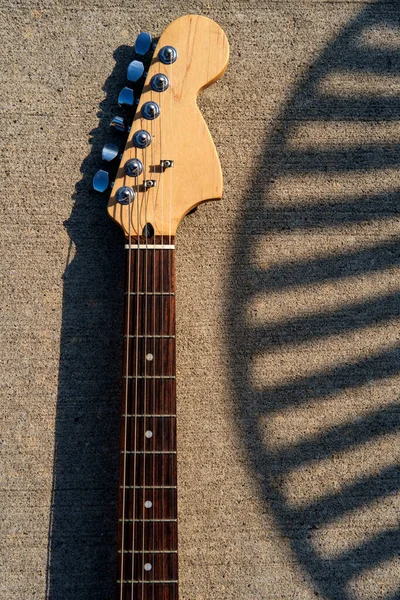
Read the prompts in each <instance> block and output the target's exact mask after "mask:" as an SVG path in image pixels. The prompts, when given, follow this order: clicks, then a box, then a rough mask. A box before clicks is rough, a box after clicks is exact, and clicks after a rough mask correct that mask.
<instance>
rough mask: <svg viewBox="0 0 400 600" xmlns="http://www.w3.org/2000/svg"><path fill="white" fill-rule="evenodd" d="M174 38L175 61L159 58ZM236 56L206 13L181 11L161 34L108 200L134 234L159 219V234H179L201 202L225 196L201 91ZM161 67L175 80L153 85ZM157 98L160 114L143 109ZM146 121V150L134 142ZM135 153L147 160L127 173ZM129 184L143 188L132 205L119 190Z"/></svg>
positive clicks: (112, 213)
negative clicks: (138, 170) (163, 86)
mask: <svg viewBox="0 0 400 600" xmlns="http://www.w3.org/2000/svg"><path fill="white" fill-rule="evenodd" d="M167 45H169V46H173V47H174V48H176V50H177V52H178V58H177V60H176V62H175V63H173V64H172V65H164V64H163V63H161V62H160V60H159V59H158V52H159V50H160V48H162V47H163V46H167ZM228 57H229V46H228V41H227V38H226V36H225V33H224V32H223V30H222V29H221V28H220V27H219V25H217V24H216V23H215V22H214V21H212V20H211V19H208V18H206V17H202V16H197V15H187V16H184V17H181V18H179V19H177V20H176V21H174V22H173V23H171V25H169V26H168V27H167V28H166V30H165V31H164V33H163V34H162V36H161V37H160V40H159V42H158V45H157V48H156V50H155V52H154V57H153V60H152V62H151V65H150V68H149V71H148V75H147V77H146V82H145V85H144V88H143V93H142V96H141V98H140V103H139V106H138V110H137V112H136V115H135V118H134V120H133V123H132V128H131V131H130V134H129V137H128V141H127V144H126V147H125V150H124V153H123V156H122V160H121V164H120V168H119V170H118V174H117V177H116V179H115V184H114V187H113V192H112V194H111V197H110V200H109V204H108V212H109V214H110V216H111V217H112V218H113V219H114V220H115V221H116V222H117V223H118V224H119V225H120V226H121V227H122V229H123V230H124V232H125V235H126V236H127V237H128V236H135V235H138V234H139V235H140V234H141V233H142V230H143V227H144V225H145V224H146V223H151V224H152V225H153V227H154V231H155V234H156V235H172V236H173V235H175V233H176V229H177V226H178V224H179V222H180V221H181V220H182V218H183V217H184V216H185V215H186V214H187V213H188V212H190V210H192V209H193V208H194V207H195V206H197V205H198V204H199V203H200V202H204V201H205V200H214V199H219V198H221V196H222V173H221V167H220V163H219V159H218V155H217V152H216V149H215V146H214V143H213V141H212V138H211V135H210V132H209V130H208V128H207V125H206V123H205V121H204V119H203V117H202V115H201V113H200V111H199V109H198V106H197V103H196V98H197V95H198V93H199V91H200V90H202V89H204V88H205V87H207V86H209V85H210V84H212V83H213V82H214V81H216V79H218V78H219V77H220V76H221V75H222V74H223V73H224V71H225V69H226V67H227V64H228ZM157 73H164V74H165V75H167V77H168V78H169V81H170V86H169V88H168V89H167V90H166V91H164V92H161V93H157V92H154V91H153V90H152V89H151V87H150V80H151V78H152V76H153V75H155V74H157ZM149 100H153V101H155V102H157V103H158V104H159V106H160V115H159V117H158V118H156V119H155V120H152V121H151V120H146V119H144V118H142V115H141V107H142V105H143V104H144V103H145V102H147V101H149ZM140 129H145V130H147V131H148V132H149V133H150V134H151V136H152V143H151V144H150V146H149V147H148V148H146V149H144V150H141V149H138V148H135V147H134V146H133V142H132V137H133V135H134V133H135V132H136V131H138V130H140ZM135 157H136V158H138V159H139V160H141V161H142V163H143V165H144V171H143V173H142V175H141V176H140V177H138V178H137V179H135V178H132V177H127V176H126V175H125V172H124V169H123V166H124V164H125V162H126V161H127V160H129V159H130V158H135ZM162 160H172V161H174V166H173V167H172V168H167V169H165V170H164V171H163V170H162V169H161V168H160V161H162ZM146 179H152V180H155V181H156V186H155V187H154V188H150V189H148V190H147V191H145V190H144V189H143V181H144V180H146ZM123 185H127V186H130V187H132V188H133V189H134V190H135V193H136V197H135V200H134V202H133V203H132V204H131V205H129V206H127V205H125V206H123V205H120V204H119V203H118V202H116V200H115V193H116V191H117V190H118V188H120V187H121V186H123Z"/></svg>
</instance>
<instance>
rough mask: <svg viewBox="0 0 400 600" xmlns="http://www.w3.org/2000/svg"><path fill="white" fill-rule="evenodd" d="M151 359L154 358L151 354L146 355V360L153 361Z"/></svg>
mask: <svg viewBox="0 0 400 600" xmlns="http://www.w3.org/2000/svg"><path fill="white" fill-rule="evenodd" d="M153 358H154V356H153V355H152V354H151V353H149V354H146V360H153Z"/></svg>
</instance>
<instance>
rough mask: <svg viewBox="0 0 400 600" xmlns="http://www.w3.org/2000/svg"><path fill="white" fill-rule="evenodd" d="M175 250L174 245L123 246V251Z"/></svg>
mask: <svg viewBox="0 0 400 600" xmlns="http://www.w3.org/2000/svg"><path fill="white" fill-rule="evenodd" d="M138 249H139V250H175V244H125V250H138Z"/></svg>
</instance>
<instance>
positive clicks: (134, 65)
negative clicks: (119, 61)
mask: <svg viewBox="0 0 400 600" xmlns="http://www.w3.org/2000/svg"><path fill="white" fill-rule="evenodd" d="M143 73H144V64H143V63H142V62H140V60H133V61H132V62H131V63H130V64H129V66H128V75H127V77H128V81H138V80H139V79H140V78H141V76H142V75H143Z"/></svg>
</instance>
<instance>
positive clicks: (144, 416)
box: [117, 238, 178, 600]
mask: <svg viewBox="0 0 400 600" xmlns="http://www.w3.org/2000/svg"><path fill="white" fill-rule="evenodd" d="M173 244H174V240H173V238H172V239H171V238H164V239H161V238H155V239H154V240H152V242H147V243H146V241H145V240H143V238H142V239H141V240H140V244H139V247H136V245H137V241H135V240H132V242H131V245H130V247H128V248H127V250H126V254H127V256H126V287H125V289H126V293H125V322H124V354H123V382H122V415H121V446H120V452H121V457H120V482H119V485H120V496H119V525H118V567H117V599H118V600H178V531H177V462H176V387H175V279H174V274H175V273H174V258H175V257H174V249H173V248H171V247H170V246H173Z"/></svg>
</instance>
